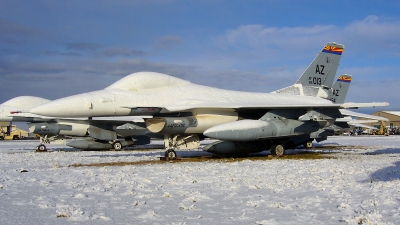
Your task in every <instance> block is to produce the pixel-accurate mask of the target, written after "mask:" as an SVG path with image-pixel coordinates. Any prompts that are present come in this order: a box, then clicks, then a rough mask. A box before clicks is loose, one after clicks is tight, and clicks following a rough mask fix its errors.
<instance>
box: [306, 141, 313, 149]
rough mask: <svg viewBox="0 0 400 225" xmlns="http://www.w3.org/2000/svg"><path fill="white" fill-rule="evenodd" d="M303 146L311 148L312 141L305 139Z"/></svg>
mask: <svg viewBox="0 0 400 225" xmlns="http://www.w3.org/2000/svg"><path fill="white" fill-rule="evenodd" d="M304 147H305V148H306V149H310V148H312V147H313V143H312V141H307V142H306V143H305V144H304Z"/></svg>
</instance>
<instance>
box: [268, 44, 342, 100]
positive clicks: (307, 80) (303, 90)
mask: <svg viewBox="0 0 400 225" xmlns="http://www.w3.org/2000/svg"><path fill="white" fill-rule="evenodd" d="M343 50H344V45H342V44H338V43H335V42H329V43H327V44H326V45H325V47H324V48H323V49H322V50H321V52H319V53H318V55H317V57H316V58H315V59H314V61H313V62H312V63H311V64H310V66H308V68H307V69H306V71H304V73H303V74H302V75H301V77H300V78H299V80H297V82H296V83H295V84H294V85H292V86H289V87H286V88H283V89H280V90H277V91H275V93H281V94H291V95H307V96H319V97H323V98H326V97H328V93H326V91H325V90H324V89H329V88H331V87H332V84H333V81H334V79H335V75H336V71H337V69H338V67H339V61H340V58H341V56H342V53H343Z"/></svg>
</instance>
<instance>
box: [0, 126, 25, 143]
mask: <svg viewBox="0 0 400 225" xmlns="http://www.w3.org/2000/svg"><path fill="white" fill-rule="evenodd" d="M23 137H28V132H27V131H25V130H22V129H19V128H17V127H16V126H15V125H8V126H0V140H19V139H21V138H23Z"/></svg>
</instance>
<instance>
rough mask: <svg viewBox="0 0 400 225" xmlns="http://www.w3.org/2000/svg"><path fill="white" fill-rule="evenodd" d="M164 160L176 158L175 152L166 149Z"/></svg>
mask: <svg viewBox="0 0 400 225" xmlns="http://www.w3.org/2000/svg"><path fill="white" fill-rule="evenodd" d="M165 158H170V159H173V158H176V152H175V151H174V150H172V149H168V150H167V151H165Z"/></svg>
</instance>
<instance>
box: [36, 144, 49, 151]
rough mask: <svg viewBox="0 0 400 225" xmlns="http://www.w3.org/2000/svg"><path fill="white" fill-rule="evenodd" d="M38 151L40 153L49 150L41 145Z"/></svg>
mask: <svg viewBox="0 0 400 225" xmlns="http://www.w3.org/2000/svg"><path fill="white" fill-rule="evenodd" d="M36 149H37V151H38V152H45V151H46V150H47V149H46V146H45V145H39V146H37V148H36Z"/></svg>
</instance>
